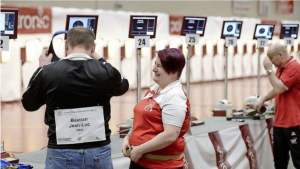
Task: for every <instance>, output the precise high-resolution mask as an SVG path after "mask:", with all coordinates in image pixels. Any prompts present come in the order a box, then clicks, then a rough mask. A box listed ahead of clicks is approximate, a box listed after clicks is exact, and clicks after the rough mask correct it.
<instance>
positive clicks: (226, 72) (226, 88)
mask: <svg viewBox="0 0 300 169" xmlns="http://www.w3.org/2000/svg"><path fill="white" fill-rule="evenodd" d="M224 47H225V50H224V53H225V96H224V97H225V99H227V97H228V47H227V46H226V45H225V46H224Z"/></svg>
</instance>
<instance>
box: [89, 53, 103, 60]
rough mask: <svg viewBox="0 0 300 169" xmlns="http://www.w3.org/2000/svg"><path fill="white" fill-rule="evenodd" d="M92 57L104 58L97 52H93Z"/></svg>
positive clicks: (96, 58)
mask: <svg viewBox="0 0 300 169" xmlns="http://www.w3.org/2000/svg"><path fill="white" fill-rule="evenodd" d="M91 57H92V58H94V59H95V60H99V59H101V58H103V57H101V56H100V55H99V54H98V53H97V52H94V53H92V55H91Z"/></svg>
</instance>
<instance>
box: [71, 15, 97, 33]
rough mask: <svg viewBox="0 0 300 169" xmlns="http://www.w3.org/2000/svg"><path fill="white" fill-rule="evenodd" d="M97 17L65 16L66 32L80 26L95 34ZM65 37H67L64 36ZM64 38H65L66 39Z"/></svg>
mask: <svg viewBox="0 0 300 169" xmlns="http://www.w3.org/2000/svg"><path fill="white" fill-rule="evenodd" d="M97 25H98V15H67V22H66V30H70V29H71V28H74V27H78V26H82V27H86V28H89V29H90V30H91V31H93V32H94V34H95V36H96V33H97ZM66 36H67V35H66ZM66 36H65V37H66Z"/></svg>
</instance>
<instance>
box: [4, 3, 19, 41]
mask: <svg viewBox="0 0 300 169" xmlns="http://www.w3.org/2000/svg"><path fill="white" fill-rule="evenodd" d="M0 27H1V28H0V30H1V36H8V37H9V39H17V36H18V9H8V8H1V20H0Z"/></svg>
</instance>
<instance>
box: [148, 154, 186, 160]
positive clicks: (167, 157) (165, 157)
mask: <svg viewBox="0 0 300 169" xmlns="http://www.w3.org/2000/svg"><path fill="white" fill-rule="evenodd" d="M143 157H145V158H148V159H151V160H175V159H178V158H181V157H183V153H181V154H178V155H154V154H144V155H143Z"/></svg>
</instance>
